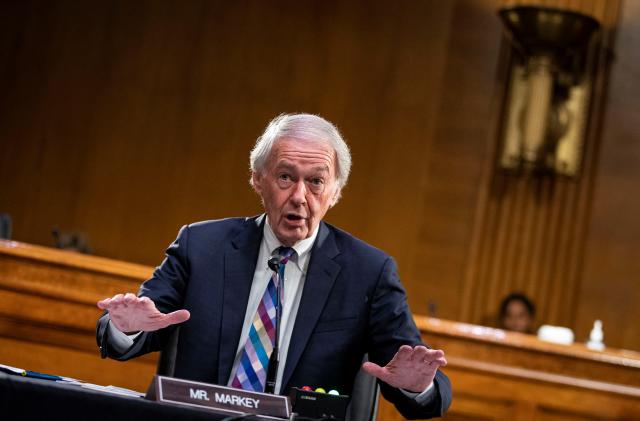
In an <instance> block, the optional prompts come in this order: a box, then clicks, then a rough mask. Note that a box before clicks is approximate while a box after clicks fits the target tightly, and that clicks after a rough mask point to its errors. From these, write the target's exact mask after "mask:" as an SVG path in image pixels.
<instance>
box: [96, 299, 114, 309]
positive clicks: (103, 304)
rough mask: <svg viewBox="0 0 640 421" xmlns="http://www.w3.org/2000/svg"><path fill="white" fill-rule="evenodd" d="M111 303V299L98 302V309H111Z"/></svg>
mask: <svg viewBox="0 0 640 421" xmlns="http://www.w3.org/2000/svg"><path fill="white" fill-rule="evenodd" d="M109 303H111V298H105V299H104V300H100V301H98V303H97V305H98V308H99V309H101V310H107V309H108V308H109Z"/></svg>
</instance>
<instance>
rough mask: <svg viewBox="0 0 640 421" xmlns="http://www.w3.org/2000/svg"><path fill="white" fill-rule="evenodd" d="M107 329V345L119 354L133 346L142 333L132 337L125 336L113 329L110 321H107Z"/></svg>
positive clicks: (115, 328)
mask: <svg viewBox="0 0 640 421" xmlns="http://www.w3.org/2000/svg"><path fill="white" fill-rule="evenodd" d="M107 329H109V339H110V340H109V345H111V348H113V349H114V350H115V351H116V352H118V353H120V354H124V353H125V352H127V351H128V350H129V349H130V348H131V347H132V346H133V341H134V340H135V339H136V338H137V337H138V336H139V335H140V334H141V333H142V332H138V333H134V334H133V335H127V334H126V333H124V332H122V331H120V330H119V329H118V328H117V327H115V326H114V325H113V323H111V320H109V325H108V327H107Z"/></svg>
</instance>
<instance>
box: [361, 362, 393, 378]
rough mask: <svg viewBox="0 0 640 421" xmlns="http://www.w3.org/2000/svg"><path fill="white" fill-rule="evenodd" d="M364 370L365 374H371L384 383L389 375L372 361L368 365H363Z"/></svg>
mask: <svg viewBox="0 0 640 421" xmlns="http://www.w3.org/2000/svg"><path fill="white" fill-rule="evenodd" d="M362 369H363V370H364V371H365V373H367V374H370V375H372V376H373V377H376V378H378V379H380V380H382V381H385V378H386V377H387V373H386V371H385V370H384V368H382V367H380V366H379V365H378V364H376V363H372V362H370V361H367V362H366V363H364V364H362Z"/></svg>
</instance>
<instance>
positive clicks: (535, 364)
mask: <svg viewBox="0 0 640 421" xmlns="http://www.w3.org/2000/svg"><path fill="white" fill-rule="evenodd" d="M416 323H417V325H418V327H419V328H420V330H421V332H422V333H423V337H424V340H425V341H426V342H427V343H429V344H430V345H431V346H432V347H434V348H439V349H443V350H445V352H446V356H447V360H448V362H449V364H448V366H447V367H446V368H445V369H444V371H445V373H447V375H448V376H449V377H450V379H451V381H452V384H453V405H452V406H451V409H450V411H449V413H448V415H447V416H446V417H445V418H446V419H448V420H476V419H478V420H480V419H482V420H600V419H606V420H611V419H619V420H640V353H637V352H632V351H621V350H605V351H604V352H597V351H591V350H589V349H587V348H586V347H585V346H584V345H582V344H573V345H557V344H552V343H547V342H542V341H540V340H538V339H537V338H536V337H535V336H533V335H524V334H520V333H513V332H506V331H503V330H499V329H492V328H487V327H483V326H476V325H469V324H465V323H456V322H451V321H447V320H439V319H433V318H427V317H421V316H416ZM379 418H380V419H384V420H392V419H402V418H401V417H399V416H398V415H396V414H395V410H394V409H393V408H392V407H391V405H390V404H389V403H387V402H383V404H382V405H381V412H380V417H379Z"/></svg>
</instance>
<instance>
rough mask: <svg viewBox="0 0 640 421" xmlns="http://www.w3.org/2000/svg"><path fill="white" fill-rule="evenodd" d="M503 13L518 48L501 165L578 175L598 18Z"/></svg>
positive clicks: (532, 10) (538, 10) (548, 11)
mask: <svg viewBox="0 0 640 421" xmlns="http://www.w3.org/2000/svg"><path fill="white" fill-rule="evenodd" d="M499 15H500V17H501V19H502V22H503V24H504V26H505V29H506V33H507V36H508V38H509V40H510V41H511V46H512V50H513V54H512V55H511V56H512V58H511V60H510V77H509V85H508V88H507V93H506V104H505V107H504V110H505V111H504V119H503V130H502V142H501V145H502V148H501V150H500V152H499V165H500V166H501V167H502V168H504V169H508V170H528V171H531V172H534V173H542V174H562V175H566V176H571V177H573V176H577V175H578V174H579V170H580V164H581V161H582V145H583V142H584V137H585V136H584V135H585V126H586V122H587V117H588V112H589V103H590V98H591V89H592V80H593V74H592V73H593V70H592V69H593V67H594V66H593V63H592V61H593V54H592V52H593V50H594V48H593V44H594V43H593V42H592V38H593V34H594V33H595V32H596V31H597V29H598V28H599V27H600V24H599V23H598V22H597V21H596V20H595V19H594V18H592V17H589V16H587V15H583V14H581V13H577V12H571V11H565V10H561V9H553V8H544V7H531V6H518V7H508V8H503V9H501V10H500V11H499Z"/></svg>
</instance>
